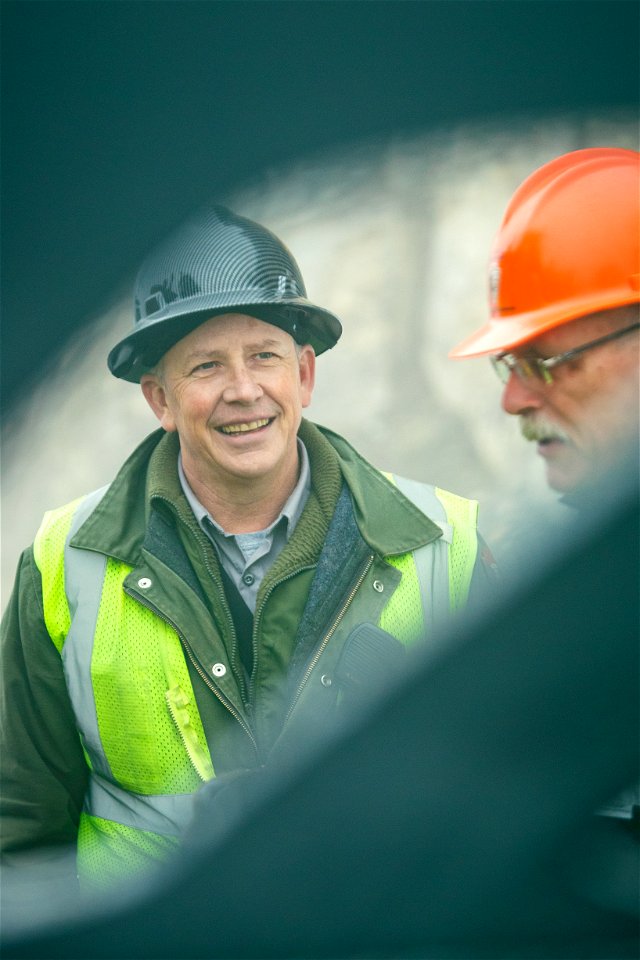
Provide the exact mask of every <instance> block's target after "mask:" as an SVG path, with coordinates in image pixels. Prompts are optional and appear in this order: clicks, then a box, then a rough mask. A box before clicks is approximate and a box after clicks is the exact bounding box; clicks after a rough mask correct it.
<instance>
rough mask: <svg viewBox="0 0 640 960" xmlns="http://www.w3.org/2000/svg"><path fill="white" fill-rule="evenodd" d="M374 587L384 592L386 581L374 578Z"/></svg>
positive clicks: (379, 591)
mask: <svg viewBox="0 0 640 960" xmlns="http://www.w3.org/2000/svg"><path fill="white" fill-rule="evenodd" d="M373 589H374V590H377V591H378V593H382V591H383V590H384V583H382V582H381V581H380V580H374V581H373Z"/></svg>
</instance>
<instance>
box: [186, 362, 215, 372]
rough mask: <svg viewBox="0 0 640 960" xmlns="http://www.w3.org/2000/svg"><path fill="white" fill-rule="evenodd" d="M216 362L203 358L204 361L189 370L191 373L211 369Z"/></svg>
mask: <svg viewBox="0 0 640 960" xmlns="http://www.w3.org/2000/svg"><path fill="white" fill-rule="evenodd" d="M217 365H218V364H217V362H216V361H215V360H205V362H204V363H199V364H198V366H197V367H194V368H193V370H192V371H191V372H192V373H200V372H202V371H206V370H213V368H214V367H217Z"/></svg>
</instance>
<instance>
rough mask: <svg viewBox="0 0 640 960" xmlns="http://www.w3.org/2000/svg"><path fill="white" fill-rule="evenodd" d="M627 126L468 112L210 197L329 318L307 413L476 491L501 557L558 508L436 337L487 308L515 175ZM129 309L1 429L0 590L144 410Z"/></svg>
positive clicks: (110, 461) (628, 131) (391, 461)
mask: <svg viewBox="0 0 640 960" xmlns="http://www.w3.org/2000/svg"><path fill="white" fill-rule="evenodd" d="M637 142H638V126H637V121H636V119H635V118H634V117H630V116H628V115H625V114H620V115H614V116H610V117H607V118H602V117H600V118H593V117H591V118H589V117H583V116H581V117H576V116H571V117H560V118H551V119H546V120H544V119H538V120H535V121H534V120H530V121H524V120H522V121H518V122H514V123H512V124H511V125H510V126H499V125H498V124H495V123H494V124H490V125H489V124H487V125H476V126H473V127H469V126H467V127H460V128H458V129H455V130H449V131H445V132H440V133H437V134H430V135H424V136H422V137H415V138H413V139H395V140H393V141H386V142H373V143H369V144H365V145H360V146H357V147H354V148H353V149H352V150H350V151H344V152H343V153H342V154H341V155H340V156H339V157H325V158H317V157H316V158H313V159H310V160H309V161H308V162H306V163H299V164H298V165H297V166H295V167H294V168H291V169H288V170H280V171H275V172H274V171H271V172H269V173H268V174H265V176H264V179H263V180H261V181H260V182H256V183H255V184H253V185H252V186H251V187H249V188H245V189H242V190H239V191H238V193H236V194H235V195H233V196H229V197H219V196H212V199H215V200H218V201H222V202H225V203H227V204H228V205H229V206H230V207H232V209H234V210H236V211H237V212H238V213H241V214H244V215H245V216H249V217H251V218H253V219H256V220H258V221H260V222H262V223H264V224H265V225H266V226H268V227H270V228H271V229H272V230H273V231H274V232H275V233H276V234H278V235H279V236H280V237H281V238H282V239H283V240H284V241H285V242H286V243H287V245H288V246H289V247H290V248H291V250H292V251H293V253H294V255H295V257H296V259H297V260H298V263H299V264H300V267H301V269H302V272H303V275H304V277H305V281H306V285H307V290H308V292H309V296H310V297H311V298H312V299H313V300H315V301H316V302H318V303H321V304H323V305H325V306H326V307H328V308H329V309H331V310H333V311H334V312H335V313H337V314H338V316H340V317H341V319H342V321H343V325H344V334H343V337H342V339H341V341H340V342H339V344H338V345H337V347H336V348H335V349H333V350H331V351H330V352H328V353H326V354H324V355H323V356H322V357H321V358H320V359H319V361H318V365H317V387H316V393H315V396H314V401H313V404H312V406H311V408H310V410H309V411H308V412H307V413H308V415H309V416H310V417H311V419H315V420H316V421H317V422H319V423H322V424H324V425H327V426H331V427H332V428H334V429H335V430H337V431H338V432H340V433H342V434H344V435H345V436H346V437H347V438H348V439H349V440H351V441H352V442H353V443H354V445H355V446H356V447H358V448H359V449H360V451H361V452H362V453H363V454H364V455H365V456H367V457H368V458H369V459H370V460H371V461H373V462H374V463H375V464H376V465H378V466H379V467H381V468H383V469H392V470H394V471H396V472H398V473H402V474H404V475H407V476H411V477H415V478H417V479H424V480H428V481H430V482H433V483H437V484H439V485H441V486H444V487H447V488H449V489H451V490H453V491H455V492H457V493H461V494H464V495H466V496H471V497H475V498H477V499H478V500H480V503H481V512H480V517H481V527H482V529H483V532H484V533H485V536H486V537H487V539H488V540H489V541H490V542H491V544H492V546H493V548H494V553H495V554H496V556H497V558H498V560H500V559H501V558H504V559H505V562H506V563H507V564H509V562H510V560H511V556H512V551H513V548H514V544H516V545H519V546H518V549H517V550H515V554H518V553H523V552H524V551H525V547H524V544H523V543H522V540H523V538H522V537H519V535H518V534H519V530H520V529H521V528H522V525H523V520H524V518H525V516H527V515H529V514H530V513H531V510H532V509H536V510H541V511H542V512H543V513H545V514H550V515H551V516H553V515H554V512H556V511H557V512H558V513H560V512H561V511H563V508H561V507H558V506H557V505H556V503H555V496H554V495H552V494H551V493H549V492H548V491H547V489H546V486H545V483H544V479H543V469H542V465H541V464H540V463H539V462H538V460H537V458H536V454H535V451H534V449H533V448H530V447H528V446H527V444H526V443H525V442H524V441H523V440H522V439H521V438H520V435H519V432H518V427H517V424H516V422H515V421H513V420H512V419H511V418H509V417H507V416H506V415H505V414H504V413H502V411H501V410H500V407H499V398H500V387H499V384H498V381H497V380H496V379H495V375H494V374H493V373H492V371H491V369H490V367H489V364H488V362H487V361H486V360H483V359H480V360H467V361H463V362H459V361H456V362H454V361H450V360H447V352H448V350H449V349H450V347H451V346H452V345H453V344H454V343H456V342H457V341H458V340H459V339H461V338H462V337H463V336H464V335H465V334H467V333H468V332H470V331H471V330H472V329H474V328H475V327H476V326H478V325H479V324H480V323H482V322H483V321H484V319H485V317H486V309H487V308H486V295H485V287H486V263H487V258H488V252H489V248H490V245H491V241H492V239H493V235H494V233H495V231H496V229H497V227H498V224H499V222H500V219H501V216H502V213H503V211H504V208H505V205H506V203H507V201H508V199H509V197H510V196H511V194H512V193H513V191H514V189H515V188H516V186H517V185H518V184H519V183H520V182H521V181H522V180H523V179H524V178H525V177H526V176H527V175H528V174H529V173H530V172H532V171H533V170H534V169H535V168H536V167H538V166H540V165H541V164H542V163H544V162H546V161H547V160H550V159H551V158H552V157H554V156H557V155H559V154H562V153H565V152H567V151H569V150H573V149H579V148H581V147H586V146H602V145H611V146H625V147H631V148H636V147H637ZM189 212H190V211H185V215H186V214H187V213H189ZM159 239H160V238H159ZM136 269H137V264H132V276H133V275H134V274H135V271H136ZM131 324H132V320H131V306H130V303H129V302H124V303H122V304H121V305H119V306H118V307H116V308H115V309H114V310H113V311H112V312H111V313H110V314H109V315H107V316H103V317H100V318H96V323H95V326H94V327H93V328H92V330H91V333H90V334H87V333H85V334H84V335H83V336H82V338H81V339H80V337H78V339H77V341H76V342H75V343H74V344H72V345H71V346H70V347H69V348H68V349H67V350H66V352H65V353H64V355H63V356H62V358H61V359H60V363H59V365H58V367H57V370H56V372H55V374H52V375H51V376H49V377H48V378H47V379H46V382H43V384H42V386H41V387H40V388H39V389H38V390H37V391H35V392H34V393H33V395H32V397H31V398H30V401H29V402H28V403H27V404H26V405H25V406H24V407H23V409H21V410H18V411H16V412H15V415H14V418H13V422H12V423H11V424H10V425H9V427H8V429H7V433H6V437H5V449H4V480H3V489H2V494H3V518H2V520H3V567H2V599H3V604H4V603H6V601H7V599H8V592H9V590H10V587H11V582H12V579H13V574H14V570H15V565H16V562H17V558H18V554H19V551H20V550H21V549H22V548H23V547H24V546H26V545H27V544H28V543H30V542H31V540H32V539H33V536H34V534H35V531H36V529H37V526H38V523H39V520H40V517H41V515H42V513H43V511H44V510H46V509H48V508H51V507H54V506H57V505H60V504H62V503H64V502H66V501H68V500H70V499H72V498H74V497H76V496H78V495H80V494H82V493H84V492H87V491H89V490H91V489H93V488H95V487H98V486H100V485H102V484H103V483H106V482H107V481H108V480H110V479H111V477H112V476H113V475H114V473H115V471H116V470H117V468H118V467H119V465H120V464H121V462H122V461H123V460H124V459H125V458H126V456H127V455H128V453H129V452H130V451H131V449H132V448H133V446H134V445H135V444H136V443H137V442H138V441H139V440H140V439H141V438H142V437H143V436H145V435H146V434H147V433H148V432H149V431H150V430H152V429H154V428H155V426H156V421H155V419H154V417H153V415H152V413H151V412H150V410H149V409H148V408H147V407H146V404H145V402H144V400H143V398H142V396H141V394H140V391H139V389H138V388H137V387H136V386H135V385H132V384H128V383H125V382H121V381H117V380H115V379H114V378H113V377H112V376H111V375H110V374H109V372H108V370H107V367H106V355H107V352H108V350H109V348H110V347H111V346H112V345H113V344H114V343H115V342H116V340H118V339H119V338H120V337H121V336H122V335H124V334H125V333H126V332H128V330H129V328H130V326H131Z"/></svg>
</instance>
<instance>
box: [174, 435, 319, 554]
mask: <svg viewBox="0 0 640 960" xmlns="http://www.w3.org/2000/svg"><path fill="white" fill-rule="evenodd" d="M297 443H298V458H299V461H300V474H299V476H298V482H297V483H296V485H295V487H294V488H293V490H292V491H291V494H290V495H289V497H288V498H287V501H286V503H285V504H284V506H283V508H282V510H281V511H280V514H279V515H278V516H277V517H276V519H275V520H274V521H273V523H272V524H270V525H269V526H268V527H267V528H266V529H265V531H264V532H265V533H270V532H271V531H272V530H273V529H274V527H276V526H277V524H278V523H280V521H281V520H282V518H283V517H284V518H285V519H286V528H287V540H288V539H289V537H290V536H291V534H292V533H293V531H294V529H295V526H296V524H297V522H298V520H299V519H300V516H301V514H302V511H303V510H304V506H305V503H306V502H307V497H308V496H309V492H310V490H311V468H310V466H309V456H308V454H307V450H306V447H305V445H304V443H303V442H302V440H300V438H298V441H297ZM178 476H179V477H180V485H181V487H182V490H183V492H184V495H185V497H186V498H187V501H188V503H189V506H190V507H191V509H192V510H193V513H194V515H195V518H196V520H197V521H198V523H199V524H200V526H201V527H202V528H203V530H205V531H206V528H207V524H213V526H214V527H215V529H216V530H218V531H219V533H221V534H222V535H223V536H225V537H226V536H230V534H227V532H226V531H225V530H224V529H223V528H222V527H221V526H220V524H219V523H217V522H216V520H215V518H214V517H212V516H211V514H210V513H209V512H208V511H207V509H206V508H205V507H203V505H202V504H201V503H200V501H199V500H198V498H197V497H196V495H195V493H194V492H193V490H192V489H191V487H190V486H189V481H188V480H187V478H186V476H185V472H184V468H183V466H182V451H180V452H179V453H178Z"/></svg>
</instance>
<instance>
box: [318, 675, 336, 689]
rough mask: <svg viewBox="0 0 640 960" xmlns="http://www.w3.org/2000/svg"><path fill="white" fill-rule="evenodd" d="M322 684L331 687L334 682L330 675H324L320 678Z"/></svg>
mask: <svg viewBox="0 0 640 960" xmlns="http://www.w3.org/2000/svg"><path fill="white" fill-rule="evenodd" d="M320 683H321V684H322V686H323V687H330V686H331V684H332V683H333V680H332V679H331V677H330V676H329V674H328V673H323V674H322V676H321V677H320Z"/></svg>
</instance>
